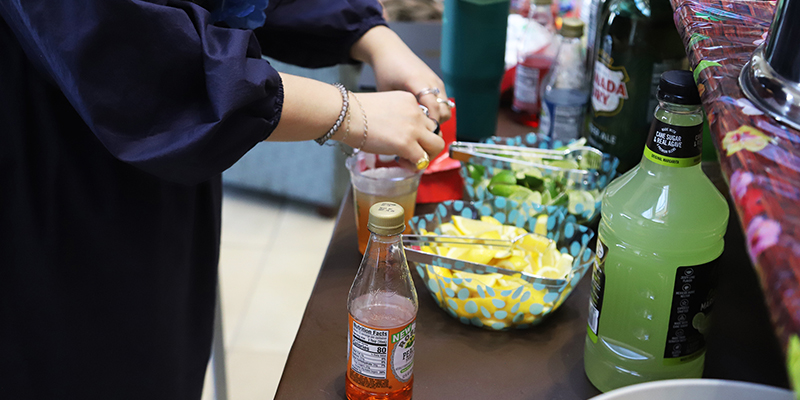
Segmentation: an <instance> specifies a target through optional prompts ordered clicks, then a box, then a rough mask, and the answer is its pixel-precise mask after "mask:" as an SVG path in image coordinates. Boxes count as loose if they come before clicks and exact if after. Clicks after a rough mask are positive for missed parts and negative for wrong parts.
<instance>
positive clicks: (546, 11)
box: [511, 0, 556, 128]
mask: <svg viewBox="0 0 800 400" xmlns="http://www.w3.org/2000/svg"><path fill="white" fill-rule="evenodd" d="M555 32H556V28H555V21H554V18H553V3H552V0H533V4H532V5H531V8H530V13H529V14H528V21H527V23H526V25H525V32H524V33H523V36H522V41H521V42H520V47H519V49H517V70H516V77H515V79H514V101H513V102H512V104H511V110H512V111H513V112H514V115H515V117H516V118H515V119H516V120H517V122H520V123H522V124H524V125H528V126H531V127H534V128H536V127H538V126H539V112H540V107H541V101H540V98H539V95H540V87H541V83H542V80H543V79H544V77H545V75H547V72H548V71H549V70H550V65H551V64H552V63H553V59H554V58H555V53H556V42H555V37H556V34H555Z"/></svg>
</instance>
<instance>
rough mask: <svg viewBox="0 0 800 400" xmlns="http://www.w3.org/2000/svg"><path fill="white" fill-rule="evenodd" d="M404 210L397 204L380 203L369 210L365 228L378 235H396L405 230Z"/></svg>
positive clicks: (389, 202)
mask: <svg viewBox="0 0 800 400" xmlns="http://www.w3.org/2000/svg"><path fill="white" fill-rule="evenodd" d="M404 216H405V210H403V207H402V206H401V205H399V204H397V203H392V202H391V201H382V202H379V203H375V204H373V205H372V207H370V208H369V223H367V228H368V229H369V230H370V232H372V233H377V234H379V235H397V234H400V233H402V232H403V231H404V230H405V229H406V224H405V218H404Z"/></svg>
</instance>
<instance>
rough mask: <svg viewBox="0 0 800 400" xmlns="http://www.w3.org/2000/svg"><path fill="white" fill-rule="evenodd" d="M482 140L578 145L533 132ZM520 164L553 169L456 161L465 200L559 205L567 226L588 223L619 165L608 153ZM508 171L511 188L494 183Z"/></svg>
mask: <svg viewBox="0 0 800 400" xmlns="http://www.w3.org/2000/svg"><path fill="white" fill-rule="evenodd" d="M483 142H484V143H487V144H500V145H507V146H519V147H525V148H539V149H552V148H556V149H558V148H577V147H580V146H582V145H584V142H583V141H582V140H579V141H573V142H570V143H567V144H563V143H561V142H551V141H550V139H549V138H548V137H545V136H541V135H536V134H534V133H529V134H527V135H524V136H517V137H513V138H502V137H490V138H487V139H484V140H483ZM526 161H530V162H534V163H539V162H541V163H544V164H546V165H548V166H550V167H554V168H536V167H530V166H524V165H520V164H518V163H514V162H506V161H498V160H492V159H486V158H481V157H472V159H471V160H470V161H469V162H465V163H462V167H461V177H462V179H463V180H464V187H465V200H469V201H491V199H493V198H495V197H498V196H499V197H506V198H509V199H511V200H515V201H518V202H520V203H537V204H543V205H546V206H560V207H564V208H565V209H566V210H567V212H568V213H569V214H570V215H571V216H572V221H573V222H578V223H585V224H591V223H593V222H595V221H596V219H597V217H598V216H599V215H600V203H601V199H602V192H603V190H604V189H605V187H606V186H607V185H608V184H609V183H610V182H611V180H613V179H614V177H616V168H617V165H619V160H618V159H617V158H616V157H613V156H611V155H608V154H603V155H602V157H599V159H595V160H592V161H591V162H588V161H586V160H580V159H574V158H571V157H566V158H565V159H563V160H556V161H545V160H537V159H535V157H530V158H528V159H526ZM509 173H512V174H513V175H514V176H515V178H516V179H517V184H511V183H512V182H509V181H508V180H507V179H503V180H502V182H497V180H495V179H494V178H495V177H496V176H498V175H508V174H509ZM493 180H494V182H493ZM492 183H494V184H492Z"/></svg>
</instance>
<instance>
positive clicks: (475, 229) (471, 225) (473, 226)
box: [453, 215, 502, 237]
mask: <svg viewBox="0 0 800 400" xmlns="http://www.w3.org/2000/svg"><path fill="white" fill-rule="evenodd" d="M453 224H454V225H455V227H456V228H457V229H458V230H459V231H460V232H461V234H462V235H464V236H472V237H478V236H480V235H482V234H484V233H486V232H488V231H499V230H500V229H502V228H501V227H499V226H497V225H495V224H492V223H489V222H483V221H478V220H475V219H470V218H464V217H461V216H458V215H454V216H453Z"/></svg>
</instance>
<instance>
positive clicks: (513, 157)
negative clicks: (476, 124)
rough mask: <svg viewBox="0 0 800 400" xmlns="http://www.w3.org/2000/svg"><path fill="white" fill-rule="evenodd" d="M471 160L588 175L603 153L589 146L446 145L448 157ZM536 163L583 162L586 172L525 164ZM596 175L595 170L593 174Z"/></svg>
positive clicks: (597, 167) (456, 143) (457, 143)
mask: <svg viewBox="0 0 800 400" xmlns="http://www.w3.org/2000/svg"><path fill="white" fill-rule="evenodd" d="M473 157H477V158H483V159H488V160H494V161H501V162H508V163H512V164H518V165H524V166H529V167H536V168H540V169H542V170H545V171H550V172H560V171H566V172H569V173H577V174H590V173H591V172H592V171H590V170H592V169H599V168H600V164H601V162H602V160H603V152H601V151H600V150H598V149H596V148H594V147H591V146H575V147H566V148H564V149H537V148H532V147H524V146H508V145H502V144H488V143H471V142H453V143H452V144H451V145H450V158H452V159H454V160H458V161H462V162H468V161H470V159H472V158H473ZM534 157H535V158H537V159H540V160H549V161H558V160H575V161H581V160H586V164H587V165H588V166H589V169H588V170H587V169H572V168H561V167H556V166H552V165H548V164H544V163H539V162H533V161H528V160H526V158H527V159H530V158H534ZM594 172H595V173H596V171H594Z"/></svg>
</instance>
